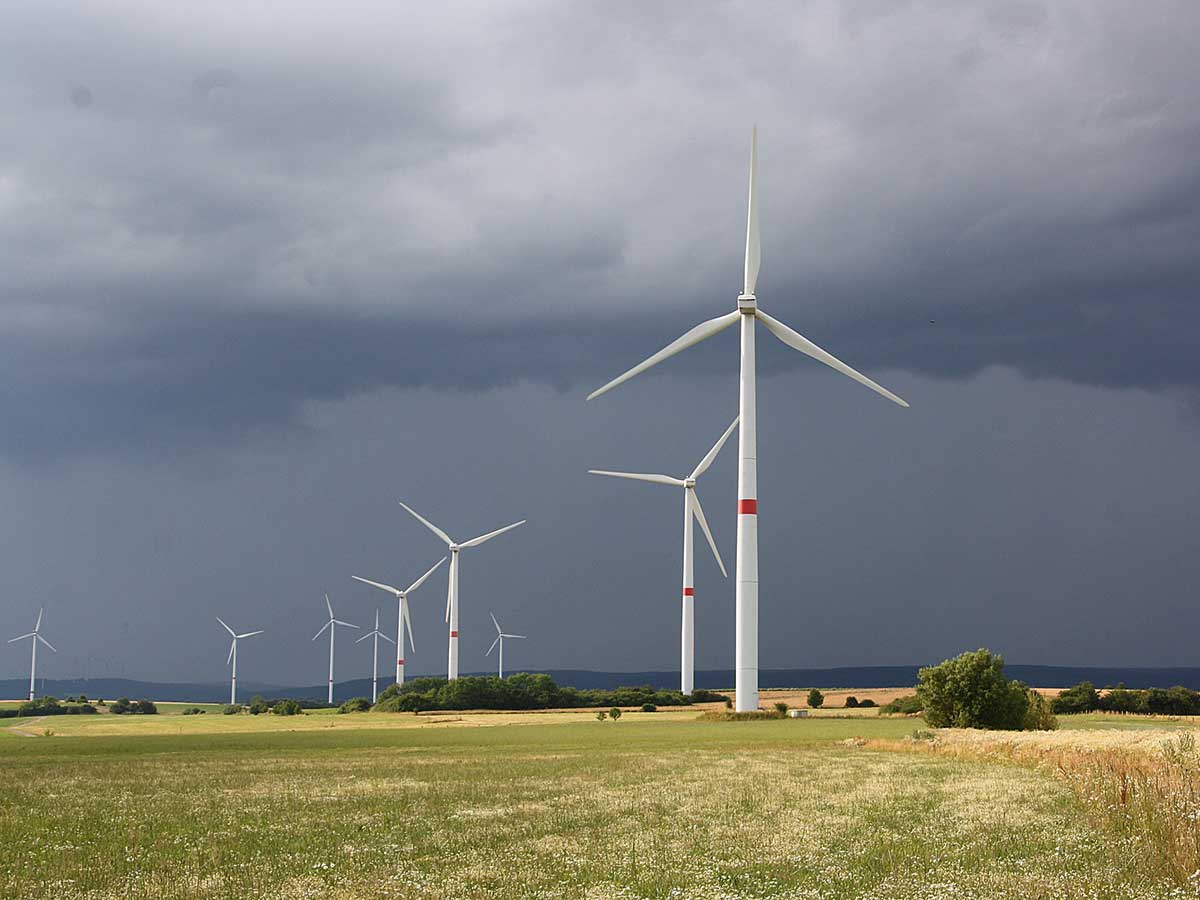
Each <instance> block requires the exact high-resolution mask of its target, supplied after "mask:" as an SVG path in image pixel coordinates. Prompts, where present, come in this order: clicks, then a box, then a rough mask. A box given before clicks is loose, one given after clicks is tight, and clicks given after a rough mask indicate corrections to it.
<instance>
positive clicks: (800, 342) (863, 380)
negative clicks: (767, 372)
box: [754, 309, 908, 407]
mask: <svg viewBox="0 0 1200 900" xmlns="http://www.w3.org/2000/svg"><path fill="white" fill-rule="evenodd" d="M754 315H755V316H757V317H758V319H759V321H761V322H762V323H763V324H764V325H766V326H767V330H768V331H770V332H771V334H773V335H775V337H777V338H779V340H781V341H783V342H784V343H785V344H787V345H788V346H789V347H792V348H794V349H796V350H799V351H800V352H801V353H804V354H806V355H807V356H811V357H812V358H813V359H815V360H817V362H823V363H825V365H827V366H829V368H831V369H834V370H835V371H838V372H841V373H842V374H843V375H845V376H846V377H847V378H853V379H854V380H855V381H857V382H858V383H859V384H861V385H864V386H866V387H869V388H870V389H871V390H873V391H874V392H875V393H877V394H879V395H880V396H882V397H887V398H888V399H889V400H891V401H892V402H893V403H898V404H899V405H900V406H904V407H907V406H908V403H907V402H905V401H904V400H902V399H900V398H899V397H897V396H896V395H895V394H893V393H892V392H891V391H889V390H888V389H887V388H885V387H881V386H880V385H878V384H876V383H875V382H873V381H872V380H871V379H870V378H868V377H867V376H866V375H863V374H862V373H861V372H857V371H855V370H854V369H852V368H850V367H849V366H848V365H846V364H845V363H844V362H842V361H841V360H840V359H838V358H837V357H836V356H834V355H833V354H832V353H827V352H825V351H824V350H822V349H821V348H820V347H818V346H817V345H816V344H814V343H813V342H812V341H810V340H809V339H808V338H806V337H805V336H804V335H802V334H801V333H800V332H798V331H794V330H793V329H791V328H789V327H788V326H786V325H784V324H783V323H782V322H780V321H779V320H778V319H774V318H772V317H771V316H768V315H767V314H766V313H765V312H763V311H762V310H761V309H757V310H755V311H754Z"/></svg>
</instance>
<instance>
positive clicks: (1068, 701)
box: [1051, 681, 1200, 716]
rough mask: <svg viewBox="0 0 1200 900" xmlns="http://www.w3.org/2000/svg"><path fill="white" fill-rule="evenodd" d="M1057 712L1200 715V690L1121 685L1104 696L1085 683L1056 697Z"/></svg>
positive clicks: (1055, 707)
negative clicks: (1137, 687) (1137, 688)
mask: <svg viewBox="0 0 1200 900" xmlns="http://www.w3.org/2000/svg"><path fill="white" fill-rule="evenodd" d="M1051 706H1052V707H1053V709H1054V711H1055V712H1056V713H1083V712H1095V711H1096V710H1103V711H1105V712H1122V713H1144V714H1147V713H1157V714H1158V715H1166V716H1196V715H1200V691H1193V690H1191V689H1189V688H1185V687H1183V686H1182V685H1176V686H1175V687H1170V688H1147V689H1146V690H1130V689H1129V688H1126V687H1125V686H1124V685H1117V686H1116V687H1115V688H1112V689H1111V690H1109V691H1108V692H1107V693H1105V694H1103V695H1101V694H1100V692H1099V691H1097V690H1096V688H1095V685H1093V684H1092V683H1091V682H1090V681H1081V682H1080V683H1079V684H1077V685H1075V686H1074V687H1071V688H1067V690H1065V691H1063V692H1062V693H1061V694H1059V695H1058V696H1057V697H1055V698H1054V701H1053V702H1052V704H1051Z"/></svg>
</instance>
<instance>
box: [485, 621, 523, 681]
mask: <svg viewBox="0 0 1200 900" xmlns="http://www.w3.org/2000/svg"><path fill="white" fill-rule="evenodd" d="M488 615H489V616H491V617H492V624H493V625H495V626H496V639H495V640H494V641H492V646H490V647H488V652H487V653H485V654H483V655H484V656H491V655H492V651H493V650H495V649H496V645H497V644H499V645H500V666H499V668H498V669H497V672H498V674H499V675H500V677H501V678H503V677H504V639H505V638H520V639H521V640H524V639H525V637H526V636H525V635H523V634H505V633H504V632H503V631H502V630H501V629H500V623H499V622H497V621H496V616H495V615H494V614H493V613H490V612H489V613H488Z"/></svg>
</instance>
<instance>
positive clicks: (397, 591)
mask: <svg viewBox="0 0 1200 900" xmlns="http://www.w3.org/2000/svg"><path fill="white" fill-rule="evenodd" d="M350 577H351V578H353V579H354V580H355V581H361V582H362V583H363V584H369V585H371V587H377V588H379V589H380V590H381V591H389V592H391V593H393V594H395V595H396V596H397V597H399V596H400V589H399V588H394V587H392V586H391V585H390V584H382V583H380V582H378V581H372V580H371V579H369V578H360V577H359V576H358V575H351V576H350Z"/></svg>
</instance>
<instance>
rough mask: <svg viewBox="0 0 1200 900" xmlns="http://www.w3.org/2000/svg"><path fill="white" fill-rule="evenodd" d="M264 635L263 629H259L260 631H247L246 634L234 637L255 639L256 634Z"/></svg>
mask: <svg viewBox="0 0 1200 900" xmlns="http://www.w3.org/2000/svg"><path fill="white" fill-rule="evenodd" d="M262 633H263V629H261V628H260V629H258V631H247V632H246V633H245V634H237V635H234V637H238V638H244V637H254V636H255V635H256V634H262Z"/></svg>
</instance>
